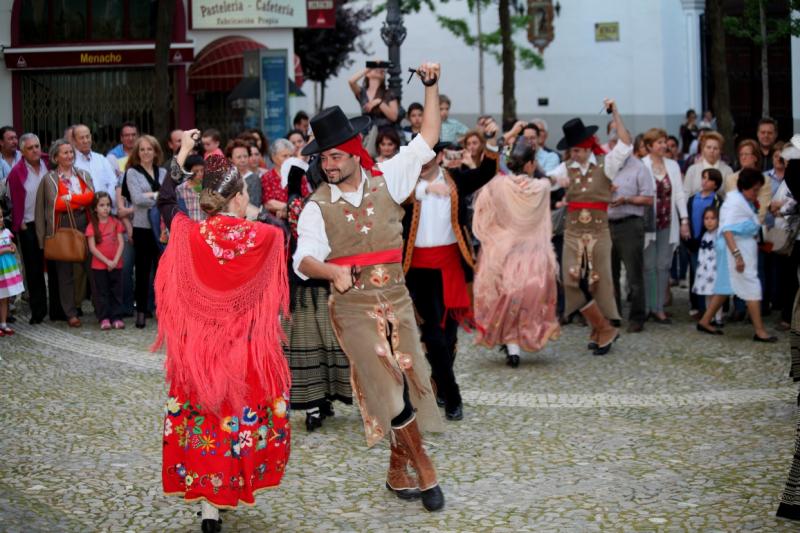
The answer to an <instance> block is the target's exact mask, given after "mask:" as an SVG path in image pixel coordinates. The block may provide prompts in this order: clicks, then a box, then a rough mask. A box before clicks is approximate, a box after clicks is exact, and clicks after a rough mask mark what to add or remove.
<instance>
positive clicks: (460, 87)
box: [304, 0, 699, 132]
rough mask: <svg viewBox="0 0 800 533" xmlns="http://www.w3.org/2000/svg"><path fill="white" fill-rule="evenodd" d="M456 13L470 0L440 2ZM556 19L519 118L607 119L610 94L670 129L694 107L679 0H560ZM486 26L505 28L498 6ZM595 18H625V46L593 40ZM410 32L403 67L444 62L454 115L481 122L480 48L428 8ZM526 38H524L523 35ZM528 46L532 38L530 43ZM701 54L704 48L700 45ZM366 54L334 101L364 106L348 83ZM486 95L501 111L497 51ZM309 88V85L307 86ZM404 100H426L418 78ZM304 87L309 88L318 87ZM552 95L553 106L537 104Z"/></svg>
mask: <svg viewBox="0 0 800 533" xmlns="http://www.w3.org/2000/svg"><path fill="white" fill-rule="evenodd" d="M439 5H440V6H441V8H440V9H441V10H442V11H441V12H442V13H443V14H446V15H448V16H452V17H462V18H468V19H469V18H471V19H472V20H471V22H472V26H473V28H474V27H475V24H474V16H470V15H469V13H468V11H467V7H466V3H465V2H464V1H454V2H450V3H448V4H439ZM561 5H562V9H561V15H560V16H559V17H557V18H556V19H555V39H554V41H553V42H552V43H550V45H549V46H548V47H547V48H546V49H545V51H544V54H543V57H544V61H545V68H544V70H536V69H532V70H522V69H521V68H519V69H518V70H517V76H516V87H517V90H516V96H517V114H518V115H519V116H520V117H521V118H530V117H532V116H542V117H544V118H546V119H547V120H548V121H549V122H550V123H551V128H558V126H559V125H560V124H561V123H563V122H564V121H565V120H566V119H568V118H570V117H571V116H575V115H580V116H582V117H583V118H584V120H586V121H590V122H592V123H595V124H604V123H605V121H606V117H605V116H604V115H600V114H599V113H598V112H599V110H600V109H601V107H602V100H603V98H604V97H606V96H608V97H614V98H616V100H617V101H618V103H619V106H620V109H621V110H622V112H623V113H624V114H625V115H626V116H628V117H630V119H629V120H630V121H631V126H632V129H635V130H642V129H644V128H646V127H650V126H667V127H668V128H669V129H670V130H671V131H675V132H677V127H678V125H679V124H680V117H682V116H683V113H684V112H685V111H686V109H687V107H688V106H689V102H690V97H689V94H688V88H687V85H686V83H685V76H686V69H685V59H684V57H686V53H687V50H686V48H687V47H686V41H687V38H686V28H685V22H684V11H683V8H682V5H681V1H680V0H615V1H613V2H599V1H597V0H570V1H569V2H561ZM383 18H384V17H383V16H380V17H379V18H376V19H373V20H371V21H370V22H369V23H368V24H369V34H368V37H367V41H368V42H369V43H370V45H371V48H372V51H373V52H374V53H373V56H378V57H385V56H386V47H385V45H384V44H383V42H382V41H381V39H380V33H379V31H380V27H381V24H382V22H383ZM482 22H483V26H484V28H485V31H493V30H494V29H496V28H497V26H498V18H497V13H496V9H492V10H491V11H489V12H486V13H484V16H483V18H482ZM596 22H619V31H620V40H619V42H599V43H598V42H595V40H594V24H595V23H596ZM405 26H406V29H407V30H408V37H407V38H406V41H405V43H404V44H403V47H402V58H403V68H404V69H405V68H406V67H408V66H414V65H417V64H419V63H421V62H422V61H424V60H436V61H439V62H440V63H442V69H443V75H442V92H443V93H445V94H447V95H448V96H450V97H451V99H452V100H453V107H452V111H453V114H454V115H457V116H462V117H464V118H465V119H470V120H472V119H474V117H475V116H476V114H477V112H478V107H479V103H478V102H479V100H478V60H477V57H478V52H477V49H472V48H468V47H466V46H465V45H464V44H463V43H462V42H461V41H460V40H459V39H457V38H456V37H454V36H452V35H451V34H450V33H449V32H447V31H446V30H444V29H442V28H441V27H440V26H439V24H438V22H437V21H436V20H435V18H434V17H433V16H431V13H430V12H429V11H428V10H427V8H425V9H424V10H423V11H422V12H421V13H419V14H414V15H410V16H408V17H406V19H405ZM520 39H521V41H522V39H526V36H524V37H523V36H522V35H520ZM524 42H526V43H527V40H525V41H524ZM697 53H699V50H698V51H697ZM366 59H367V57H366V56H362V55H358V56H356V62H355V63H354V65H353V66H352V67H351V68H349V69H347V70H345V71H343V72H342V73H340V75H339V76H338V77H337V78H336V79H334V80H332V81H331V83H330V84H329V87H328V91H327V97H326V105H332V104H339V105H341V106H342V108H343V109H344V110H345V111H346V112H347V113H351V114H355V113H357V112H358V106H357V103H356V101H355V99H354V98H353V96H352V94H351V93H350V91H349V88H348V87H347V79H348V78H349V77H350V76H351V75H352V74H353V73H354V72H356V71H357V70H358V69H360V68H363V64H364V61H365V60H366ZM485 65H486V68H485V85H486V90H485V95H486V97H485V100H486V108H487V112H489V113H492V114H494V115H495V116H498V117H499V116H500V115H501V112H502V96H501V93H502V71H501V67H500V65H498V63H497V62H496V61H495V59H494V58H493V57H492V56H489V55H486V56H485ZM304 90H305V89H304ZM403 90H404V96H403V102H404V104H405V105H407V104H408V103H410V102H412V101H414V100H421V98H422V89H421V86H420V84H419V83H418V82H416V81H415V82H412V84H411V85H404V89H403ZM306 92H310V89H309V90H307V91H306ZM540 97H546V98H548V99H549V106H546V107H543V106H539V105H538V103H537V99H538V98H540Z"/></svg>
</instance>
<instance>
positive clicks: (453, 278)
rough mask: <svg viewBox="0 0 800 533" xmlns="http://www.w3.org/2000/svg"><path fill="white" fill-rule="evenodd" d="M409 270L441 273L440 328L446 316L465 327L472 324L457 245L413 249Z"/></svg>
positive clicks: (465, 283)
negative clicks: (424, 269) (432, 270)
mask: <svg viewBox="0 0 800 533" xmlns="http://www.w3.org/2000/svg"><path fill="white" fill-rule="evenodd" d="M411 268H430V269H435V270H439V271H441V273H442V290H443V292H444V307H445V313H444V316H443V317H442V324H441V325H442V327H444V323H445V321H446V320H447V315H448V314H449V315H450V316H452V317H453V319H455V320H456V321H457V322H459V323H461V324H463V325H465V327H466V324H469V323H472V311H471V309H470V300H469V293H468V292H467V282H466V280H465V278H464V269H463V267H462V266H461V252H460V251H459V249H458V244H457V243H453V244H448V245H445V246H432V247H430V248H414V252H413V255H412V256H411ZM467 329H468V328H467Z"/></svg>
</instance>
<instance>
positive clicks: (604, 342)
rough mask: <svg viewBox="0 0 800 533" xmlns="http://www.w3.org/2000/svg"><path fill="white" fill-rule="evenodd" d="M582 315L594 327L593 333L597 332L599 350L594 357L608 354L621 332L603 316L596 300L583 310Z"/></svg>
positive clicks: (596, 339)
mask: <svg viewBox="0 0 800 533" xmlns="http://www.w3.org/2000/svg"><path fill="white" fill-rule="evenodd" d="M581 315H583V316H584V318H586V321H587V322H588V323H589V324H590V325H591V326H592V331H593V332H596V333H595V335H596V337H595V341H596V342H597V348H596V349H595V350H594V355H605V354H607V353H608V352H609V351H610V350H611V345H612V344H613V343H614V341H615V340H617V338H618V337H619V330H618V329H617V328H615V327H614V326H612V325H611V323H610V322H609V321H608V319H607V318H606V317H604V316H603V313H602V311H600V307H599V306H598V305H597V302H596V301H594V300H592V301H591V302H589V303H588V304H586V305H585V306H583V307H582V308H581Z"/></svg>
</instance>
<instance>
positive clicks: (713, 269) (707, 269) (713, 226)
mask: <svg viewBox="0 0 800 533" xmlns="http://www.w3.org/2000/svg"><path fill="white" fill-rule="evenodd" d="M718 227H719V211H717V208H716V207H706V208H705V210H704V211H703V234H702V235H701V236H700V248H699V249H698V252H697V273H696V274H695V279H694V286H693V287H692V292H694V293H695V294H697V295H699V296H704V297H705V298H706V305H708V301H709V300H710V298H711V296H712V295H713V294H714V283H716V281H717V252H716V249H715V247H714V246H715V244H714V243H715V242H716V241H717V233H718V232H717V228H718ZM713 325H714V326H715V327H721V326H722V309H720V310H719V311H717V314H716V315H715V316H714V322H713Z"/></svg>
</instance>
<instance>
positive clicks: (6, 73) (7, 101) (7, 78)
mask: <svg viewBox="0 0 800 533" xmlns="http://www.w3.org/2000/svg"><path fill="white" fill-rule="evenodd" d="M12 3H13V0H0V45H3V46H9V45H11V4H12ZM0 62H2V64H0V126H5V125H7V124H11V123H12V122H13V119H14V117H13V112H12V108H11V71H10V70H7V69H6V67H5V58H3V56H2V54H0Z"/></svg>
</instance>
